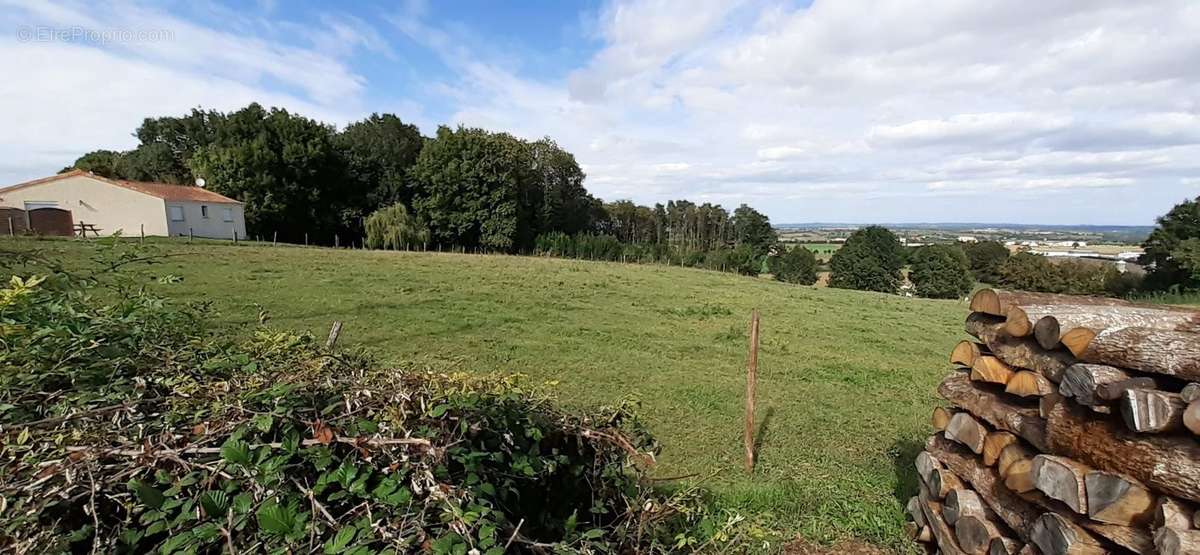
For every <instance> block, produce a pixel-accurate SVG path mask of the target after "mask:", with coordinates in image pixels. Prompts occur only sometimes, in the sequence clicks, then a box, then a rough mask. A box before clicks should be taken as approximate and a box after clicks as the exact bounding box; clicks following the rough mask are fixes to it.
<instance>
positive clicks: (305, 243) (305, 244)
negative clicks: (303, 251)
mask: <svg viewBox="0 0 1200 555" xmlns="http://www.w3.org/2000/svg"><path fill="white" fill-rule="evenodd" d="M304 246H306V247H307V246H308V232H307V231H305V232H304Z"/></svg>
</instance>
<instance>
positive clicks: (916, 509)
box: [904, 495, 929, 527]
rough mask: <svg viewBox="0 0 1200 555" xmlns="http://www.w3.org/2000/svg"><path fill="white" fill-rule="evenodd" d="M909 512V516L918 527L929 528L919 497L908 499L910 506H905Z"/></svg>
mask: <svg viewBox="0 0 1200 555" xmlns="http://www.w3.org/2000/svg"><path fill="white" fill-rule="evenodd" d="M904 508H905V510H906V511H908V516H910V517H912V519H913V522H915V523H917V526H922V527H924V526H927V525H928V524H929V523H928V522H926V521H925V511H922V510H921V500H920V499H919V498H918V497H917V496H915V495H914V496H912V497H910V498H909V499H908V504H907V505H905V506H904Z"/></svg>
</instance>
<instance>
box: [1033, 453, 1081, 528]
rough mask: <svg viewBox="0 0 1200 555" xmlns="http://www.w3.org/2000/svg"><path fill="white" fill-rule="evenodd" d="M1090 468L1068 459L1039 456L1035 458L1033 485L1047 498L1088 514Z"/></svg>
mask: <svg viewBox="0 0 1200 555" xmlns="http://www.w3.org/2000/svg"><path fill="white" fill-rule="evenodd" d="M1089 470H1091V468H1088V467H1087V466H1086V465H1082V464H1079V463H1077V462H1075V461H1073V460H1071V459H1068V458H1066V457H1059V456H1056V455H1038V456H1036V457H1034V458H1033V484H1034V486H1036V487H1037V489H1038V491H1040V492H1042V493H1044V494H1046V497H1049V498H1051V499H1057V500H1059V501H1062V502H1063V503H1065V504H1066V505H1067V506H1068V507H1070V508H1071V510H1072V511H1075V512H1077V513H1079V514H1087V512H1088V505H1087V489H1086V482H1085V481H1084V479H1085V478H1086V477H1087V473H1088V471H1089Z"/></svg>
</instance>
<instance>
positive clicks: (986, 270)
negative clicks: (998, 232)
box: [962, 241, 1009, 283]
mask: <svg viewBox="0 0 1200 555" xmlns="http://www.w3.org/2000/svg"><path fill="white" fill-rule="evenodd" d="M962 249H963V251H964V252H965V253H966V255H967V260H968V261H969V262H970V264H971V273H972V274H973V275H974V276H975V280H976V281H979V282H982V283H1000V268H1001V267H1002V266H1004V262H1005V261H1006V260H1008V256H1009V252H1008V247H1006V246H1004V245H1003V244H1001V243H1000V242H998V241H980V242H978V243H966V244H964V245H963V246H962Z"/></svg>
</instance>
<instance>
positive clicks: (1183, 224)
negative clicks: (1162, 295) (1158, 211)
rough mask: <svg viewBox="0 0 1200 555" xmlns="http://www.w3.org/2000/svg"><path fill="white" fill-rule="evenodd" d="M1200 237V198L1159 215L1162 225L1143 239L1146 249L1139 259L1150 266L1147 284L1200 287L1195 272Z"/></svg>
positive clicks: (1198, 278) (1150, 286)
mask: <svg viewBox="0 0 1200 555" xmlns="http://www.w3.org/2000/svg"><path fill="white" fill-rule="evenodd" d="M1194 239H1200V198H1197V199H1195V200H1188V201H1184V202H1182V203H1180V204H1178V205H1176V206H1175V207H1174V208H1172V209H1171V210H1170V211H1169V212H1167V213H1166V214H1165V215H1163V216H1162V217H1160V218H1159V219H1158V226H1157V227H1155V229H1154V231H1153V232H1151V233H1150V237H1148V238H1147V239H1146V241H1145V242H1144V243H1142V248H1143V249H1145V253H1144V254H1142V256H1141V258H1140V259H1139V262H1140V263H1142V264H1143V265H1146V266H1148V267H1150V272H1149V273H1148V274H1147V275H1146V280H1145V282H1144V283H1145V286H1146V287H1147V288H1149V289H1159V290H1162V289H1168V288H1171V287H1177V288H1182V289H1197V288H1200V275H1197V273H1196V272H1195V268H1196V266H1195V259H1194V257H1193V254H1194V249H1195V246H1194V245H1195V243H1194V242H1191V243H1189V242H1188V241H1189V240H1194Z"/></svg>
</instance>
